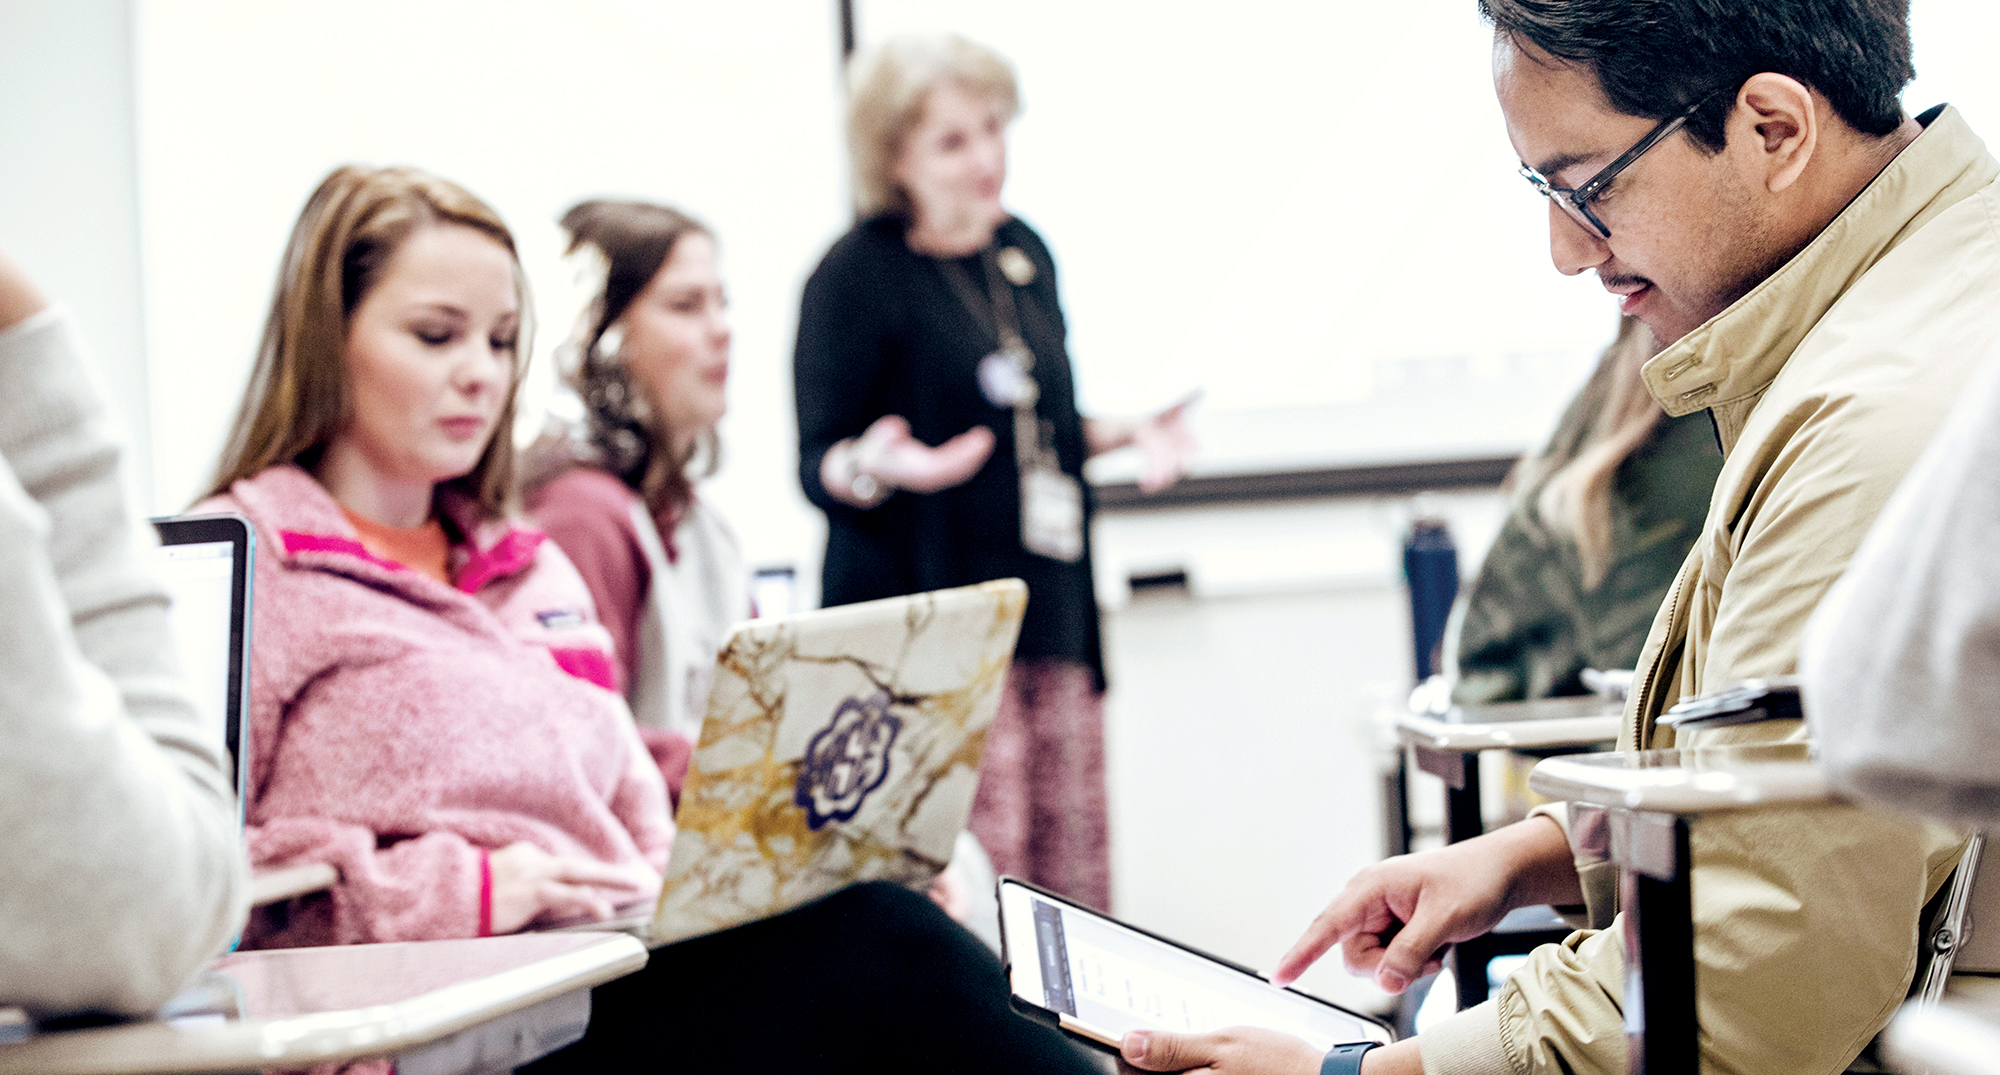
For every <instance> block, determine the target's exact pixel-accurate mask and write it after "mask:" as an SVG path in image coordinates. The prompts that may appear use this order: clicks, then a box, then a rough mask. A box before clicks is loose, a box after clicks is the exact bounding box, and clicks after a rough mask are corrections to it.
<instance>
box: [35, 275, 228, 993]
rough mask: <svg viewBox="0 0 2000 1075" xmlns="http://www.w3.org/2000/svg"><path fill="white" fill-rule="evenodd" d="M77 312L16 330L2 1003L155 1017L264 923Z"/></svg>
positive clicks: (47, 316) (215, 751)
mask: <svg viewBox="0 0 2000 1075" xmlns="http://www.w3.org/2000/svg"><path fill="white" fill-rule="evenodd" d="M118 467H119V449H118V445H117V443H116V442H115V441H114V439H113V438H112V436H111V435H110V433H109V431H108V429H107V415H106V413H105V410H104V407H103V405H102V403H101V402H100V401H99V399H98V397H97V394H96V392H95V391H94V388H93V386H92V384H91V382H90V380H89V378H88V376H87V375H86V372H85V369H84V366H83V363H82V361H81V359H80V357H79V355H78V353H77V346H76V341H75V337H74V335H73V333H72V331H71V329H70V326H69V324H68V321H67V319H66V318H65V317H64V316H63V315H62V314H60V313H58V312H55V311H47V312H44V313H41V314H38V315H36V316H34V317H32V318H30V319H28V320H27V321H25V322H23V323H21V324H20V325H17V326H15V327H13V328H12V329H9V330H7V331H6V332H4V333H0V743H4V744H6V745H5V747H4V748H0V788H4V789H5V794H4V795H0V863H5V864H6V868H5V871H4V874H0V1005H6V1004H18V1005H21V1006H22V1007H25V1008H27V1009H29V1010H30V1011H31V1012H36V1013H56V1012H66V1011H82V1010H101V1011H116V1012H124V1013H132V1014H137V1013H141V1012H146V1011H150V1010H152V1009H153V1008H155V1007H157V1006H158V1005H159V1004H160V1003H161V1002H162V1001H164V1000H165V999H166V998H167V997H169V996H171V995H172V994H173V993H174V992H175V991H176V990H177V989H179V988H180V987H181V985H182V984H183V983H185V982H186V981H187V979H188V978H189V977H190V976H191V975H192V974H193V973H194V972H195V971H197V970H198V969H200V967H201V965H202V964H203V963H204V962H205V961H207V960H208V959H209V958H211V957H212V956H214V955H216V954H217V953H218V952H219V951H220V950H221V948H222V947H223V946H224V945H225V944H227V943H228V941H229V938H230V937H231V936H232V935H233V934H234V932H235V931H236V930H237V929H238V928H239V927H240V926H241V924H242V921H243V917H244V913H245V912H244V900H245V898H246V897H245V891H246V883H245V873H246V869H245V864H244V857H243V851H242V843H241V837H240V836H239V834H238V832H237V830H236V825H235V820H234V816H233V814H234V805H233V800H232V796H231V794H230V790H229V783H228V780H227V778H226V777H225V776H224V772H225V769H224V766H223V761H222V758H223V752H222V745H221V744H220V743H218V742H214V741H211V736H210V735H209V734H208V733H205V732H204V731H203V729H202V727H201V725H200V722H199V720H198V718H197V716H196V713H195V709H194V706H193V703H192V702H191V701H190V700H189V696H188V695H187V693H186V691H185V690H184V689H183V687H182V686H181V683H180V681H179V671H178V658H177V656H176V655H175V654H174V651H173V646H172V644H171V640H170V638H169V635H168V625H167V611H168V604H167V601H168V599H167V595H166V591H165V590H164V589H163V588H162V587H161V585H160V584H159V583H158V582H156V581H155V580H154V579H153V578H152V576H151V574H150V572H149V570H148V568H147V565H146V563H145V561H144V559H143V556H144V550H143V547H142V545H141V544H140V542H141V541H142V540H144V536H142V532H140V531H139V530H137V529H136V526H137V525H139V524H138V520H135V519H134V518H132V517H131V514H130V512H129V509H128V506H127V502H126V499H125V494H124V490H123V488H122V486H121V482H120V479H119V474H118Z"/></svg>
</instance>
